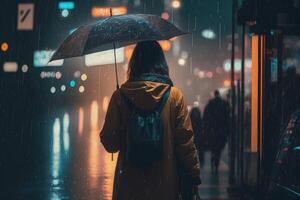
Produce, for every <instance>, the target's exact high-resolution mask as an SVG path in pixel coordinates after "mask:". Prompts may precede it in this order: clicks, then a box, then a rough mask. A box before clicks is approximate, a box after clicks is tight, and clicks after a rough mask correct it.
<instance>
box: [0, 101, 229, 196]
mask: <svg viewBox="0 0 300 200" xmlns="http://www.w3.org/2000/svg"><path fill="white" fill-rule="evenodd" d="M103 110H105V108H103V107H102V106H99V105H98V103H97V101H93V102H92V103H89V104H87V105H86V106H78V107H76V106H75V107H72V108H68V109H67V108H66V109H58V110H55V109H54V110H51V111H50V112H48V113H46V114H41V115H38V116H35V117H33V121H32V123H31V125H30V126H28V127H29V129H28V130H23V131H24V132H25V133H26V131H28V135H26V134H25V136H24V137H29V136H30V137H31V138H32V139H31V140H29V139H28V140H26V138H25V139H24V140H25V141H24V142H23V143H29V144H28V145H27V146H26V145H25V146H26V148H25V147H23V148H22V151H23V152H21V153H20V154H19V155H20V156H22V158H21V157H20V158H15V159H16V160H22V162H21V161H20V162H18V164H17V165H15V166H9V164H8V163H4V164H3V163H2V167H4V169H5V173H6V174H4V175H3V177H4V179H2V181H3V180H4V181H6V183H4V184H5V185H4V186H5V187H2V188H3V190H2V191H1V193H0V199H17V200H23V199H24V200H25V199H26V200H27V199H30V200H35V199H45V200H63V199H76V200H77V199H78V200H81V199H83V200H84V199H89V200H92V199H97V200H110V199H111V196H112V188H113V176H114V168H115V164H116V157H117V155H114V160H113V161H112V156H111V154H108V153H106V152H105V150H104V148H103V146H102V145H101V144H100V142H99V130H100V127H101V126H102V123H100V122H101V121H103V120H102V118H103V114H102V113H103ZM29 141H30V142H29ZM14 148H18V147H14ZM6 156H7V157H6V158H9V155H6ZM206 163H207V164H206V166H205V167H204V169H203V170H202V181H203V184H202V185H201V186H200V188H199V190H200V194H201V198H202V199H203V200H217V199H229V198H228V196H227V192H226V189H227V187H228V177H227V172H228V166H227V164H226V163H225V162H224V160H223V161H222V162H221V166H220V172H219V175H218V176H213V175H211V173H210V167H209V165H208V164H209V155H207V156H206ZM5 167H6V168H5ZM2 184H3V183H2Z"/></svg>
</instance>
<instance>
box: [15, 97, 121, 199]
mask: <svg viewBox="0 0 300 200" xmlns="http://www.w3.org/2000/svg"><path fill="white" fill-rule="evenodd" d="M101 108H102V107H101ZM101 108H99V105H98V102H97V101H92V102H91V103H90V104H89V105H86V106H80V107H74V108H69V109H65V110H60V111H59V110H57V111H53V112H52V113H53V114H45V115H46V116H45V117H46V118H45V119H46V120H45V121H41V122H38V121H35V123H36V124H39V123H41V124H43V125H44V127H42V128H41V129H35V130H32V131H33V133H34V134H36V136H37V138H35V140H36V139H38V140H40V141H39V145H38V148H35V147H32V148H34V149H32V151H34V152H35V153H34V154H33V155H38V154H39V153H38V152H41V153H42V152H45V157H43V159H39V157H40V156H41V155H38V156H37V158H35V157H34V156H30V157H29V158H28V159H29V160H28V161H27V162H28V163H29V162H30V166H29V167H28V169H26V170H25V169H23V170H24V172H22V175H21V177H20V184H19V185H20V188H17V189H16V190H17V191H15V194H14V195H15V196H14V197H13V199H49V200H62V199H100V200H110V199H111V197H112V188H113V176H114V169H115V164H116V160H117V155H116V154H115V155H114V160H113V161H112V159H111V154H108V153H107V152H106V151H105V149H104V147H103V146H102V144H101V143H100V140H99V132H100V128H101V126H102V124H103V122H102V121H101V119H100V118H99V116H100V115H99V109H101ZM43 118H44V117H41V118H40V119H43ZM37 127H40V126H37ZM42 135H43V136H42ZM25 168H26V167H25ZM21 170H22V169H21ZM45 172H46V173H45ZM26 173H28V174H26Z"/></svg>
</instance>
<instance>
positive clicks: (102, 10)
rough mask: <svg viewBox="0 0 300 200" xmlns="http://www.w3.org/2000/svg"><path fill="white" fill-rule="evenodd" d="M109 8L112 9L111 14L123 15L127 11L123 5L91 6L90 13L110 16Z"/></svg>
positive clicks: (97, 15) (98, 15)
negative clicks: (112, 6)
mask: <svg viewBox="0 0 300 200" xmlns="http://www.w3.org/2000/svg"><path fill="white" fill-rule="evenodd" d="M110 9H111V10H112V15H124V14H126V13H127V8H126V7H125V6H120V7H114V8H109V7H93V8H92V11H91V14H92V16H93V17H96V18H98V17H109V16H110Z"/></svg>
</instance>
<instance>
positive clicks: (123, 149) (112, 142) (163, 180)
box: [100, 41, 201, 200]
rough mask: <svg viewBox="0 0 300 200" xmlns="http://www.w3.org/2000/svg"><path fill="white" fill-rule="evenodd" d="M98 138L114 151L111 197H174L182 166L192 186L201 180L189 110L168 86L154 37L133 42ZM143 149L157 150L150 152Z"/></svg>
mask: <svg viewBox="0 0 300 200" xmlns="http://www.w3.org/2000/svg"><path fill="white" fill-rule="evenodd" d="M168 93H169V94H168ZM160 111H161V112H160ZM157 113H159V118H160V119H159V120H158V118H157V115H156V114H157ZM137 116H138V117H137ZM133 119H137V121H136V123H134V122H133V121H132V120H133ZM145 119H149V120H145ZM160 122H161V123H162V125H161V124H160ZM153 130H154V132H153ZM161 130H163V132H161ZM145 132H146V133H149V134H151V136H153V137H149V135H146V134H144V133H145ZM161 133H162V134H161ZM141 135H142V136H143V138H141ZM100 137H101V142H102V144H103V145H104V147H105V149H106V150H107V151H108V152H111V153H115V152H119V156H118V162H117V166H116V171H115V180H114V189H113V200H127V199H128V200H129V199H130V200H133V199H135V200H141V199H143V200H160V199H161V200H176V199H179V198H180V194H179V191H180V189H179V185H181V184H179V178H178V176H179V174H182V173H181V172H182V171H183V172H184V174H185V175H186V176H185V177H187V179H188V181H189V182H190V183H191V185H192V186H191V187H192V188H194V189H195V188H197V185H198V184H200V182H201V180H200V164H199V161H198V155H197V150H196V147H195V144H194V139H193V138H194V133H193V130H192V124H191V120H190V117H189V115H188V109H187V106H186V104H185V101H184V98H183V95H182V93H181V91H180V90H179V89H177V88H176V87H173V86H172V81H171V80H170V78H169V70H168V65H167V63H166V60H165V57H164V54H163V51H162V48H161V47H160V45H159V43H158V42H156V41H147V42H139V43H138V44H137V45H136V47H135V49H134V51H133V54H132V57H131V59H130V62H129V66H128V81H127V82H125V83H124V84H123V85H122V86H121V89H119V90H117V91H115V92H114V94H113V95H112V97H111V101H110V103H109V107H108V111H107V114H106V119H105V122H104V126H103V129H102V130H101V133H100ZM161 142H162V143H161ZM161 148H162V151H160V149H161ZM134 149H135V150H134ZM136 149H140V150H136ZM147 149H155V150H157V151H155V152H152V154H151V151H150V152H149V151H147ZM142 152H144V154H145V155H142V154H143V153H142ZM159 153H161V155H160V154H159ZM148 156H149V157H148ZM149 160H150V161H149ZM191 191H192V190H191Z"/></svg>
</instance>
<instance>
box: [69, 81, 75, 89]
mask: <svg viewBox="0 0 300 200" xmlns="http://www.w3.org/2000/svg"><path fill="white" fill-rule="evenodd" d="M75 86H76V82H75V81H74V80H71V81H70V87H72V88H73V87H75Z"/></svg>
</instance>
